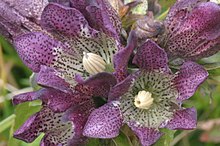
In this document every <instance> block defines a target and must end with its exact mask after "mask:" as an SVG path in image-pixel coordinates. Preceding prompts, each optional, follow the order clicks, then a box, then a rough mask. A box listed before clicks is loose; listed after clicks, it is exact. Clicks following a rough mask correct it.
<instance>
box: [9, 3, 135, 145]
mask: <svg viewBox="0 0 220 146" xmlns="http://www.w3.org/2000/svg"><path fill="white" fill-rule="evenodd" d="M59 2H64V3H62V4H63V5H60V4H56V3H49V4H48V5H47V6H46V7H45V8H44V10H43V12H42V15H41V19H40V21H41V27H42V28H44V29H45V30H46V31H43V32H42V31H41V32H31V33H26V34H23V35H20V36H18V37H16V38H15V39H14V45H15V48H16V50H17V52H18V54H19V56H20V57H21V59H22V60H23V62H24V64H26V65H27V66H28V67H29V68H30V69H31V70H32V71H33V72H35V73H36V76H35V81H36V82H37V83H38V84H39V85H41V86H43V88H42V89H40V90H38V91H34V92H28V93H24V94H20V95H17V96H15V97H14V99H13V102H14V104H19V103H22V102H26V101H32V100H36V99H40V100H42V101H43V108H42V109H41V111H39V112H37V113H36V114H34V115H33V116H31V117H30V118H29V119H28V120H27V121H26V122H25V123H24V124H23V126H21V127H20V128H19V129H18V130H17V131H16V132H15V133H14V137H16V138H18V139H21V140H24V141H26V142H32V141H33V140H34V139H35V138H37V137H38V136H39V134H40V133H42V132H43V133H45V136H44V138H43V139H42V141H41V145H42V146H43V145H46V146H48V145H77V146H78V145H79V143H81V142H83V141H85V139H86V138H85V137H84V136H83V135H82V130H83V128H84V124H85V122H86V120H87V118H88V116H89V114H90V113H91V111H92V110H94V109H95V108H96V107H97V106H98V107H99V106H100V105H99V104H100V103H96V101H100V100H101V101H103V102H105V101H106V100H107V97H108V93H109V90H110V89H111V87H112V86H114V85H115V84H116V82H117V81H116V78H115V77H114V76H113V75H112V74H109V73H106V72H105V71H106V70H107V71H108V69H109V68H110V67H112V68H113V55H114V53H115V52H116V51H117V50H119V49H118V48H121V45H120V37H119V36H120V34H119V33H120V29H121V28H120V27H121V26H120V25H121V24H120V21H119V18H118V16H117V15H116V13H115V11H114V10H113V8H112V7H110V5H109V3H108V2H107V1H106V0H97V1H74V0H72V1H71V6H72V7H66V5H68V3H65V2H66V1H59ZM95 22H96V23H95ZM131 36H132V37H133V35H131ZM129 40H132V39H129ZM133 48H134V45H133V41H131V42H128V45H127V47H125V48H124V49H130V50H132V49H133ZM124 49H121V50H122V51H123V50H124ZM130 53H132V51H130ZM128 59H129V58H128V57H127V58H125V60H123V61H121V62H120V61H119V62H116V63H115V65H116V71H115V75H116V77H120V75H118V73H117V70H118V68H119V67H120V66H122V64H124V63H125V62H128ZM126 71H127V70H126V68H125V67H124V68H123V70H122V71H121V73H123V75H125V74H126V73H127V72H126ZM89 74H91V75H93V76H92V77H90V78H87V79H86V80H85V81H84V79H83V77H88V76H89ZM95 98H99V99H98V100H97V99H95ZM102 104H103V103H101V105H102Z"/></svg>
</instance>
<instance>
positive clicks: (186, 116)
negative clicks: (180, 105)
mask: <svg viewBox="0 0 220 146" xmlns="http://www.w3.org/2000/svg"><path fill="white" fill-rule="evenodd" d="M196 123H197V113H196V109H195V108H187V109H183V110H179V111H177V112H176V113H175V114H174V116H173V119H172V120H170V121H169V122H168V124H167V125H166V127H167V128H169V129H171V130H176V129H184V130H190V129H194V128H196Z"/></svg>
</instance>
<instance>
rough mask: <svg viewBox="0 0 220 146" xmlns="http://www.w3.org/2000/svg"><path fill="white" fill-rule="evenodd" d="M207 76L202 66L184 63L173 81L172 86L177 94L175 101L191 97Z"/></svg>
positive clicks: (189, 62)
mask: <svg viewBox="0 0 220 146" xmlns="http://www.w3.org/2000/svg"><path fill="white" fill-rule="evenodd" d="M207 76H208V72H207V71H206V70H205V69H204V68H203V67H202V66H200V65H198V64H196V63H195V62H191V61H188V62H185V63H184V64H183V65H182V66H181V68H180V71H179V72H178V73H177V77H176V78H175V79H174V86H176V88H177V90H178V92H179V96H178V97H177V100H179V101H183V100H186V99H188V98H189V97H191V96H192V95H193V94H194V93H195V91H196V89H197V88H198V86H199V85H200V84H201V83H202V82H203V81H204V80H205V79H206V78H207Z"/></svg>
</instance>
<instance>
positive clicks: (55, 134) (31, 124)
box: [14, 108, 74, 146]
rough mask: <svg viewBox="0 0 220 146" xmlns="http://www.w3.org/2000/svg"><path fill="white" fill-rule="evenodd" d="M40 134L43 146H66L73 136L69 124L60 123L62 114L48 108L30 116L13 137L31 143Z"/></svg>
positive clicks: (71, 127)
mask: <svg viewBox="0 0 220 146" xmlns="http://www.w3.org/2000/svg"><path fill="white" fill-rule="evenodd" d="M42 132H44V133H45V137H44V143H45V144H44V145H47V146H48V145H60V144H62V145H66V144H67V143H68V141H69V140H70V139H71V138H72V137H73V136H74V132H73V126H72V124H71V123H70V122H63V121H62V113H54V112H52V111H51V110H50V109H48V108H43V109H42V110H41V111H40V112H37V113H36V114H34V115H32V116H31V117H30V118H29V119H28V120H27V121H26V122H25V123H24V124H23V125H22V126H21V127H20V128H19V129H18V130H17V131H16V132H15V133H14V137H15V138H17V139H21V140H23V141H25V142H28V143H30V142H32V141H34V139H36V138H37V137H38V136H39V135H40V134H41V133H42Z"/></svg>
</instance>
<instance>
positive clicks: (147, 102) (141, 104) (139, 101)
mask: <svg viewBox="0 0 220 146" xmlns="http://www.w3.org/2000/svg"><path fill="white" fill-rule="evenodd" d="M153 101H154V99H153V98H152V94H151V93H150V92H146V91H144V90H142V91H139V92H138V95H136V96H135V98H134V105H135V106H136V107H138V108H142V109H149V108H150V106H151V105H152V104H153Z"/></svg>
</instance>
